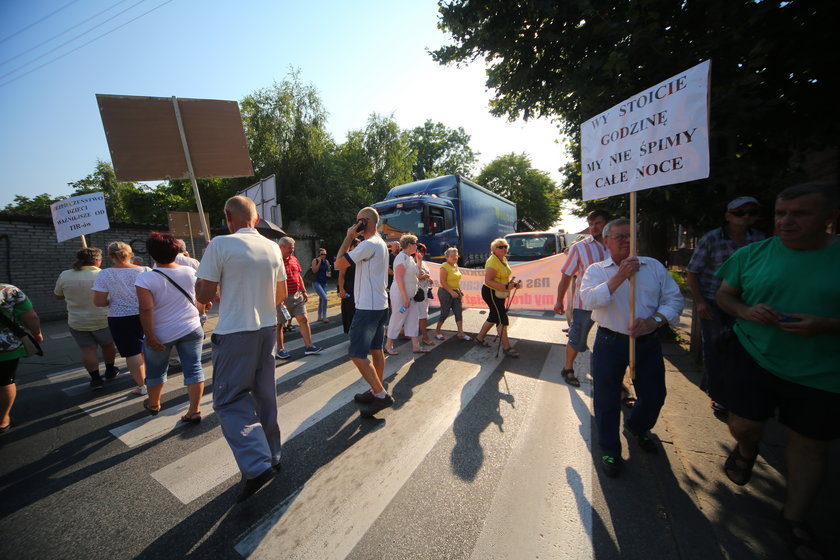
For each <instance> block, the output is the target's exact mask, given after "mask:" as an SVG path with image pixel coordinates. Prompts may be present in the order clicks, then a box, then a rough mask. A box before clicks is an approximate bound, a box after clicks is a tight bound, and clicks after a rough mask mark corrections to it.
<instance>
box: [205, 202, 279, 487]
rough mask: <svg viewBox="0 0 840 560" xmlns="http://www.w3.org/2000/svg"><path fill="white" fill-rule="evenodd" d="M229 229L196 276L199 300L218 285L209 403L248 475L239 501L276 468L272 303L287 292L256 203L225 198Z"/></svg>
mask: <svg viewBox="0 0 840 560" xmlns="http://www.w3.org/2000/svg"><path fill="white" fill-rule="evenodd" d="M225 219H226V220H227V225H228V229H229V230H230V233H231V235H225V236H220V237H216V238H215V239H214V240H213V241H212V243H210V245H209V246H208V247H207V251H206V252H205V253H204V258H203V259H202V261H201V265H200V266H199V267H198V272H197V273H196V276H197V277H198V280H197V282H196V299H197V300H198V301H199V302H201V303H208V302H210V301H211V300H212V299H213V297H214V296H215V294H216V289H217V288H220V289H221V301H220V304H219V322H218V323H217V324H216V328H215V330H214V332H213V336H212V338H211V341H212V343H213V353H212V359H213V408H214V409H215V410H216V414H217V415H218V417H219V421H220V422H221V424H222V433H223V434H224V436H225V439H226V440H227V442H228V445H230V448H231V450H232V451H233V455H234V457H235V458H236V463H237V464H238V465H239V470H240V471H242V475H243V477H244V479H245V482H244V485H243V487H242V490H241V491H240V493H239V495H238V496H237V498H236V501H237V502H242V501H244V500H246V499H247V498H249V497H250V496H251V495H252V494H254V493H255V492H256V491H257V490H259V489H260V488H261V487H262V486H263V485H265V484H266V483H267V482H268V481H269V480H271V477H272V476H273V475H274V473H275V472H276V471H279V470H280V424H279V423H278V420H277V393H276V392H275V384H274V348H275V344H276V342H275V329H276V325H277V308H276V306H277V305H278V304H279V303H280V302H282V301H283V300H284V299H285V298H286V270H285V268H284V267H283V256H282V255H281V254H280V249H279V248H278V247H277V244H276V243H274V242H272V241H270V240H269V239H267V238H265V237H263V236H262V235H260V233H259V232H257V230H256V229H255V228H254V225H255V224H256V223H257V221H258V219H259V217H258V215H257V209H256V207H255V206H254V203H253V202H252V201H251V200H250V199H248V198H245V197H243V196H234V197H232V198H229V199H228V201H227V202H226V203H225Z"/></svg>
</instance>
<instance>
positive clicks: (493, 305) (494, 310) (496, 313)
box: [481, 286, 508, 326]
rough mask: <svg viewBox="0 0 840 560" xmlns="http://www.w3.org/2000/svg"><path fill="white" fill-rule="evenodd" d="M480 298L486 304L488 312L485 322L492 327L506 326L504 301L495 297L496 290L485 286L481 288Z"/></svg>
mask: <svg viewBox="0 0 840 560" xmlns="http://www.w3.org/2000/svg"><path fill="white" fill-rule="evenodd" d="M481 298H482V299H483V300H484V303H486V304H487V307H488V309H489V310H490V312H489V313H488V314H487V322H488V323H493V324H494V325H498V324H500V323H501V324H502V325H504V326H507V325H508V316H507V309H505V300H503V299H499V298H497V297H496V290H491V289H490V288H488V287H487V286H481Z"/></svg>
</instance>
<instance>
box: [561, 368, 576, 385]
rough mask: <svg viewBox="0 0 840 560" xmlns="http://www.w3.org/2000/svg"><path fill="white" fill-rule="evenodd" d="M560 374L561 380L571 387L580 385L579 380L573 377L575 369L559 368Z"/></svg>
mask: <svg viewBox="0 0 840 560" xmlns="http://www.w3.org/2000/svg"><path fill="white" fill-rule="evenodd" d="M560 375H562V376H563V381H565V382H566V383H568V384H569V385H571V386H572V387H580V380H579V379H578V378H577V377H575V370H573V369H563V370H560Z"/></svg>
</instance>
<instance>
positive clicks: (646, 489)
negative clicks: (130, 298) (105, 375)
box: [0, 310, 836, 560]
mask: <svg viewBox="0 0 840 560" xmlns="http://www.w3.org/2000/svg"><path fill="white" fill-rule="evenodd" d="M332 311H334V310H332ZM483 317H484V315H483V314H481V313H480V312H478V311H475V310H470V311H469V312H467V314H466V318H465V323H466V329H467V331H468V332H475V331H477V330H478V327H479V325H480V324H481V322H482V321H483ZM449 326H452V325H451V319H450V321H449ZM564 326H565V322H561V321H559V320H558V319H555V318H554V317H553V316H548V314H542V313H524V314H520V315H519V316H516V317H514V318H513V320H512V325H511V337H512V338H513V339H515V341H516V342H515V344H516V347H517V349H518V350H519V351H520V352H521V353H522V357H521V358H520V359H512V358H504V357H503V356H496V348H495V346H494V347H493V348H481V347H478V346H477V345H475V344H472V343H468V342H462V341H459V340H457V339H455V338H450V339H449V340H447V341H445V342H443V343H439V344H438V346H437V347H436V348H435V349H434V351H432V352H430V353H428V354H422V355H419V354H418V355H415V354H412V353H411V348H410V344H409V343H407V342H404V343H401V344H400V345H399V346H398V350H399V351H400V354H399V355H398V356H393V357H389V358H388V361H387V366H386V377H387V379H388V381H389V387H390V391H391V392H392V394H393V395H394V397H395V399H396V401H397V404H396V406H395V407H394V408H392V409H389V410H386V411H383V412H382V413H380V414H378V415H377V418H376V419H361V418H360V417H359V415H358V412H357V408H356V406H355V405H354V404H353V403H352V395H353V393H355V392H359V391H361V390H363V389H364V385H363V382H362V381H361V380H360V378H359V376H358V374H357V372H356V370H355V368H353V367H352V365H351V364H349V363H348V361H347V359H346V345H347V342H346V337H345V335H344V334H343V333H342V332H341V327H340V321H338V320H337V319H336V318H335V317H333V320H332V322H331V323H330V324H326V325H323V324H319V325H317V326H316V332H315V337H314V338H315V342H316V344H318V345H321V346H323V347H324V350H323V352H322V353H321V354H320V355H317V356H303V351H302V346H303V345H302V341H301V340H300V337H299V335H298V334H297V333H295V334H293V335H291V336H289V337H288V338H287V340H288V342H287V349H289V350H291V352H292V355H293V359H292V360H291V361H287V362H278V364H277V374H276V377H277V395H278V402H279V406H280V414H281V428H282V429H283V434H284V436H283V437H284V455H283V467H284V468H283V471H282V473H281V474H280V475H279V476H277V477H276V478H275V479H274V480H273V481H272V482H271V483H270V484H269V485H267V486H266V487H265V488H264V489H263V490H261V491H260V492H259V493H258V494H257V495H255V496H254V497H253V498H251V499H250V500H249V501H247V502H245V503H244V504H240V505H235V504H234V497H235V495H236V493H237V491H238V487H239V484H240V476H239V474H238V471H237V469H236V466H235V464H234V463H233V458H232V455H231V453H230V451H229V449H228V447H227V445H226V443H225V441H224V439H223V437H222V435H221V429H220V427H219V424H218V419H217V418H216V416H215V414H214V413H213V409H212V399H211V398H210V394H211V387H210V385H211V383H212V367H211V365H210V363H209V348H208V349H207V352H206V355H205V357H206V359H207V362H206V363H205V373H206V375H207V377H208V387H207V389H206V390H205V398H204V401H203V405H202V409H203V417H204V419H203V421H202V422H201V424H199V425H196V426H183V425H180V424H179V423H178V421H177V420H178V418H179V416H180V415H181V414H183V411H184V410H185V409H186V400H187V396H186V391H185V389H184V388H183V386H182V385H181V383H182V379H181V376H180V374H179V373H176V374H173V375H171V376H170V380H169V382H168V383H167V389H166V391H165V393H164V396H163V401H162V403H163V411H162V412H161V414H160V415H158V416H156V417H150V416H148V415H147V414H146V413H145V412H144V411H143V409H142V404H141V403H142V398H140V397H131V396H128V395H127V393H128V391H129V389H130V388H131V385H132V383H131V380H130V379H129V377H128V375H127V374H123V375H121V376H119V377H118V378H117V379H116V380H114V381H112V382H109V383H108V384H107V386H106V389H105V390H104V391H100V392H97V393H91V392H90V390H89V389H88V387H87V381H86V377H87V376H86V374H85V373H84V372H83V371H82V370H80V369H77V368H75V367H72V366H71V367H67V366H66V365H64V366H62V365H61V364H58V363H55V362H54V363H50V362H49V360H45V361H44V363H43V364H42V365H41V367H40V369H39V371H33V370H32V367H31V366H30V368H29V370H28V371H26V372H24V373H23V374H22V375H21V377H20V379H19V400H18V403H17V404H16V407H15V411H14V412H15V416H17V417H18V418H21V419H23V420H22V421H21V422H20V425H19V426H18V427H16V428H15V429H14V430H12V431H11V432H9V434H7V435H5V436H3V438H2V440H0V459H1V460H0V527H2V529H0V531H1V532H2V535H3V536H2V539H0V557H2V558H10V559H11V558H14V559H28V558H33V559H45V558H46V559H52V558H85V559H100V558H102V559H108V560H113V559H115V558H138V557H139V558H167V559H169V558H179V557H196V558H231V559H234V558H242V557H249V558H284V559H285V558H311V559H319V560H320V559H327V558H336V559H339V558H341V559H343V558H349V559H377V558H382V559H401V558H405V559H409V558H411V559H415V558H421V559H439V558H464V559H476V560H478V559H492V558H499V559H502V558H513V559H518V558H542V559H545V558H571V559H578V558H581V559H582V558H598V559H602V558H603V559H612V558H616V559H617V558H646V559H647V558H663V559H670V558H675V559H676V558H703V559H709V558H756V557H761V558H785V557H787V556H786V554H785V552H784V546H783V544H782V543H781V541H780V540H779V539H778V537H777V536H775V534H774V532H773V531H772V530H771V529H768V528H766V527H763V526H762V523H766V524H767V525H768V527H769V526H770V525H771V524H772V523H769V522H767V520H768V519H772V518H773V516H774V515H775V513H776V511H777V510H774V509H773V508H774V507H776V506H777V504H778V499H780V496H781V478H780V475H779V473H778V469H777V467H776V466H774V464H773V461H771V460H770V459H768V462H767V464H766V465H759V467H758V468H757V478H759V480H760V487H759V488H757V489H754V490H752V493H748V492H747V491H743V490H741V489H732V488H734V487H731V485H727V483H726V482H725V481H723V477H722V474H721V473H720V472H719V463H720V461H722V457H723V456H725V453H726V451H725V449H724V443H725V445H729V442H728V440H726V434H725V428H724V427H723V426H722V424H721V423H720V422H719V421H717V420H715V419H714V418H712V417H711V415H710V414H709V413H708V410H707V409H706V406H705V404H700V405H698V404H697V403H703V402H704V398H703V397H702V394H701V393H699V390H698V389H697V388H696V386H695V385H694V384H693V383H692V382H691V381H690V376H689V375H688V374H687V373H686V374H685V375H679V376H676V377H674V378H673V380H672V381H669V391H670V396H669V402H670V403H672V404H667V405H666V408H667V407H669V406H670V407H671V408H670V409H667V410H666V411H663V419H662V420H661V422H660V425H659V426H657V428H656V429H655V430H654V433H655V434H656V435H657V436H658V439H659V440H661V441H660V443H659V453H658V454H656V455H648V454H645V453H643V452H641V451H640V450H639V449H638V448H637V447H635V446H634V445H633V444H632V443H630V442H627V441H626V440H625V450H624V457H625V459H626V460H627V463H626V469H625V471H624V472H623V473H622V476H621V477H620V478H618V479H607V478H605V477H604V476H603V475H602V474H601V473H600V471H599V470H597V469H596V468H595V467H594V464H595V458H594V456H596V455H599V454H598V453H597V447H596V446H595V445H594V442H593V420H592V416H591V405H592V403H591V384H590V382H589V379H588V364H589V357H588V354H585V355H583V356H582V357H580V358H579V359H578V363H577V364H576V369H577V371H578V375H579V376H580V377H581V378H582V379H583V380H584V383H583V386H582V387H581V388H579V389H575V388H572V387H570V386H568V385H566V384H565V383H564V382H563V381H562V379H561V378H560V376H559V370H560V368H561V367H562V361H563V357H564V352H565V346H564V344H565V335H564V334H563V332H562V330H561V329H562V327H564ZM448 334H449V335H452V334H453V333H452V332H451V331H450V332H448ZM56 337H60V335H56ZM69 342H70V341H68V343H69ZM208 342H209V337H208ZM47 347H48V348H49V345H48V346H47ZM68 348H70V349H69V350H67V352H68V356H70V355H71V354H72V346H70V347H68ZM684 354H685V353H684V352H683V353H682V355H680V356H670V355H669V356H668V360H669V363H668V367H669V371H675V372H677V373H680V370H681V369H683V370H688V369H690V366H688V365H685V364H686V362H681V361H680V360H684V358H685V356H684ZM54 357H55V354H54ZM68 359H73V358H68ZM57 361H61V360H57ZM118 363H119V362H118ZM692 371H693V372H694V373H696V368H695V369H694V370H692ZM683 373H685V372H683ZM698 407H703V408H704V410H698V411H697V413H696V415H695V413H694V412H692V413H691V414H686V413H685V411H686V410H694V409H695V408H698ZM685 418H694V419H695V421H688V422H687V421H684V420H685ZM697 418H700V420H696V419H697ZM700 434H706V435H708V437H710V438H712V439H713V440H714V442H713V443H711V444H709V443H708V442H702V443H703V449H702V450H698V449H697V448H695V446H700V444H699V443H698V442H700V440H702V437H701V435H700ZM708 445H711V446H713V447H714V449H713V450H708V451H707V450H705V447H706V446H708ZM593 449H594V451H593ZM704 461H705V462H704ZM834 472H836V469H835V471H834ZM707 483H708V484H709V485H711V484H712V483H714V487H712V488H709V489H707V488H705V487H704V484H707ZM718 485H721V487H718ZM730 487H731V488H730ZM832 488H836V485H835V486H833V487H832ZM721 496H723V498H721V500H723V499H724V498H725V499H726V500H733V501H737V500H742V501H743V500H752V502H751V503H750V504H747V505H743V506H739V507H744V510H745V512H748V513H749V516H745V517H744V519H743V520H740V521H735V522H733V521H732V519H731V518H727V516H726V515H724V514H725V513H726V512H727V510H726V508H727V507H729V506H727V505H726V503H729V502H726V503H723V501H720V502H715V500H717V499H718V498H720V497H721ZM730 513H731V512H730Z"/></svg>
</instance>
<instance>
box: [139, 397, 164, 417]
mask: <svg viewBox="0 0 840 560" xmlns="http://www.w3.org/2000/svg"><path fill="white" fill-rule="evenodd" d="M143 408H145V409H146V410H148V411H149V414H151V415H152V416H157V415H158V412H160V407H157V408H152V407H150V406H149V399H146V400H144V401H143Z"/></svg>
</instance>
